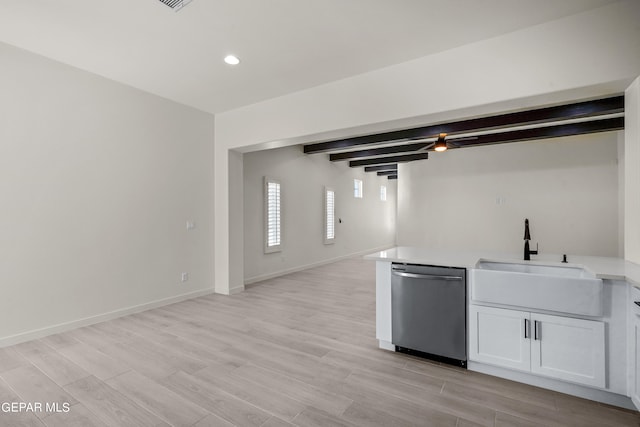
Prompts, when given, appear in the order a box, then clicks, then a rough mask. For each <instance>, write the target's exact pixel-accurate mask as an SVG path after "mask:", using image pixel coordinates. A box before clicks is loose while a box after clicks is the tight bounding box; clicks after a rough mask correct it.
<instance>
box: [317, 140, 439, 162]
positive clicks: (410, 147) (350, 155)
mask: <svg viewBox="0 0 640 427" xmlns="http://www.w3.org/2000/svg"><path fill="white" fill-rule="evenodd" d="M429 144H431V143H430V142H419V143H416V144H403V145H393V146H391V147H382V148H370V149H368V150H359V151H347V152H345V153H336V154H330V155H329V160H331V161H332V162H335V161H339V160H351V159H357V158H360V157H373V156H382V155H385V154H395V153H410V152H411V151H418V150H421V149H423V148H424V147H426V146H428V145H429Z"/></svg>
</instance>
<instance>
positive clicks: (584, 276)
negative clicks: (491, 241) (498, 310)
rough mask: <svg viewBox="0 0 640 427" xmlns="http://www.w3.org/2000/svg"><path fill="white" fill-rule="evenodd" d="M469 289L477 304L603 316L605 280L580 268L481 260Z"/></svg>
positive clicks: (553, 264)
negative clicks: (603, 283) (603, 282)
mask: <svg viewBox="0 0 640 427" xmlns="http://www.w3.org/2000/svg"><path fill="white" fill-rule="evenodd" d="M469 287H470V291H471V300H472V301H474V302H484V303H490V304H499V305H507V306H513V307H519V308H524V309H537V310H543V311H553V312H560V313H566V314H577V315H583V316H602V309H603V308H602V307H603V303H602V301H603V285H602V280H601V279H598V278H596V276H595V274H593V273H592V272H590V271H589V270H587V269H586V268H584V267H583V266H580V265H575V264H560V263H548V264H545V263H540V262H532V261H525V262H522V261H504V260H487V259H481V260H479V261H478V262H477V263H476V266H475V268H473V269H471V271H470V275H469Z"/></svg>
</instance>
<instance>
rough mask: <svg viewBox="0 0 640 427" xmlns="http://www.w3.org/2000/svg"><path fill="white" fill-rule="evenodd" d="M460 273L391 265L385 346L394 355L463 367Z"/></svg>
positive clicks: (463, 279)
mask: <svg viewBox="0 0 640 427" xmlns="http://www.w3.org/2000/svg"><path fill="white" fill-rule="evenodd" d="M466 295H467V292H466V270H465V269H464V268H453V267H435V266H427V265H415V264H399V263H393V265H392V267H391V341H392V343H393V345H395V346H396V351H400V352H404V353H409V354H416V355H418V356H422V357H428V358H431V359H436V360H440V361H442V362H446V363H450V364H455V365H458V366H463V367H466V366H467V327H466V325H467V296H466Z"/></svg>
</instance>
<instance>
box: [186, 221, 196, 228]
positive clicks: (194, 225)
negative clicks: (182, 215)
mask: <svg viewBox="0 0 640 427" xmlns="http://www.w3.org/2000/svg"><path fill="white" fill-rule="evenodd" d="M194 228H196V223H195V222H194V221H187V230H193V229H194Z"/></svg>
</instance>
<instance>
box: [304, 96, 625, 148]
mask: <svg viewBox="0 0 640 427" xmlns="http://www.w3.org/2000/svg"><path fill="white" fill-rule="evenodd" d="M622 111H624V96H622V95H620V96H614V97H611V98H604V99H597V100H593V101H583V102H576V103H573V104H566V105H558V106H554V107H545V108H538V109H535V110H528V111H519V112H515V113H507V114H500V115H497V116H488V117H479V118H475V119H468V120H460V121H457V122H451V123H442V124H437V125H430V126H422V127H418V128H412V129H402V130H397V131H391V132H383V133H378V134H373V135H363V136H357V137H353V138H346V139H340V140H335V141H328V142H320V143H316V144H307V145H305V146H304V152H305V153H307V154H312V153H322V152H326V151H332V150H343V149H347V148H350V147H357V146H360V145H366V144H376V143H381V142H391V141H406V140H411V139H418V138H430V137H435V136H437V135H438V134H440V133H446V134H448V135H453V134H456V133H463V132H478V131H483V130H488V129H495V128H500V127H508V126H522V125H528V124H534V123H544V122H552V121H559V120H568V119H575V118H581V117H592V116H599V115H604V114H612V113H619V112H622Z"/></svg>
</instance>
